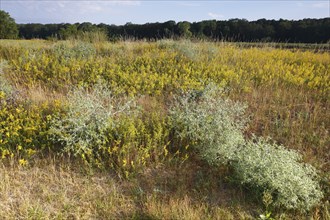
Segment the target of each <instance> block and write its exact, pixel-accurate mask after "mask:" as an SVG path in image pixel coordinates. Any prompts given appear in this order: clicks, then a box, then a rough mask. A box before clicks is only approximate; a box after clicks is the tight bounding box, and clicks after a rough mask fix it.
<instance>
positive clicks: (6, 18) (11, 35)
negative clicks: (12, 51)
mask: <svg viewBox="0 0 330 220" xmlns="http://www.w3.org/2000/svg"><path fill="white" fill-rule="evenodd" d="M17 37H18V29H17V25H16V23H15V20H14V19H13V18H11V17H10V15H9V14H8V13H7V12H5V11H2V10H0V39H15V38H17Z"/></svg>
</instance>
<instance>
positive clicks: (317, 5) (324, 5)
mask: <svg viewBox="0 0 330 220" xmlns="http://www.w3.org/2000/svg"><path fill="white" fill-rule="evenodd" d="M312 7H313V8H328V9H329V10H330V5H329V2H328V1H327V2H318V3H314V4H312Z"/></svg>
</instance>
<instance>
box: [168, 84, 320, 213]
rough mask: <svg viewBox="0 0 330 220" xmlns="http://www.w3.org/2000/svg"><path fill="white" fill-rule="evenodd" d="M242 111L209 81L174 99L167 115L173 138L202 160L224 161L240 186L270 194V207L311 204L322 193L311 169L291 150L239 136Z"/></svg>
mask: <svg viewBox="0 0 330 220" xmlns="http://www.w3.org/2000/svg"><path fill="white" fill-rule="evenodd" d="M244 109H245V106H244V105H242V104H239V103H236V102H233V101H230V100H229V99H225V98H223V96H221V90H219V89H217V88H216V87H215V86H212V85H211V86H208V87H207V88H206V89H205V90H204V91H193V92H190V93H187V94H185V95H183V96H181V97H178V98H176V101H175V103H174V105H173V107H172V109H171V111H170V118H171V120H172V124H173V128H174V129H175V131H176V134H177V136H178V137H179V138H180V139H182V140H185V141H189V142H190V143H193V146H194V147H195V149H196V151H197V152H198V154H199V155H200V156H201V157H202V158H203V159H204V160H206V161H207V162H208V163H209V164H210V165H217V164H221V163H224V164H228V165H229V166H231V168H232V169H233V171H234V173H233V174H234V176H235V177H236V178H235V179H237V180H238V181H239V183H240V184H243V185H247V186H249V187H250V188H253V189H254V190H257V191H256V192H269V193H271V195H272V197H273V198H272V199H273V201H274V202H273V204H272V205H274V206H276V207H284V208H287V209H299V210H302V211H304V210H309V209H310V208H311V207H313V206H315V205H317V203H318V202H319V201H320V200H321V199H322V191H321V190H320V186H319V184H318V181H317V179H318V177H317V173H316V170H315V169H314V168H313V167H312V166H311V165H308V164H305V163H302V162H301V156H300V155H299V154H298V153H297V152H295V151H292V150H288V149H286V148H284V147H283V146H280V145H276V144H274V143H271V142H270V141H269V140H265V139H263V138H254V139H253V140H245V139H244V136H243V131H244V128H245V124H246V122H247V120H246V118H245V117H244ZM260 194H261V193H260Z"/></svg>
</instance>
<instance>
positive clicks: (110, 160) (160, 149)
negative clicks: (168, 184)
mask: <svg viewBox="0 0 330 220" xmlns="http://www.w3.org/2000/svg"><path fill="white" fill-rule="evenodd" d="M146 114H147V113H142V112H141V110H140V109H139V108H138V107H137V105H136V102H135V101H134V100H132V99H130V100H129V99H128V98H125V97H124V96H120V95H117V96H115V95H113V94H112V92H111V91H110V90H109V88H108V87H107V84H106V83H104V82H98V83H97V84H96V85H94V86H93V88H91V89H85V88H82V87H80V88H76V89H75V90H73V91H72V92H71V93H70V94H69V95H68V103H67V112H66V114H65V115H64V116H61V117H55V118H54V119H53V120H52V127H51V133H52V139H53V141H54V143H55V144H56V145H58V146H60V147H61V148H62V150H63V151H64V152H66V153H68V154H73V155H74V156H77V157H81V158H82V159H83V160H84V161H85V162H88V163H89V164H91V165H97V166H104V165H105V166H110V167H113V168H115V169H116V171H119V172H120V173H121V171H124V174H125V175H128V172H129V171H134V170H136V169H137V168H139V167H143V166H146V164H147V163H148V162H149V161H151V160H153V161H155V160H158V159H161V158H164V157H165V156H166V153H165V152H166V151H167V149H166V147H167V144H168V143H167V142H168V135H169V129H167V128H166V121H165V118H164V117H160V115H158V114H157V112H150V113H148V114H147V115H146ZM142 118H145V119H144V120H142Z"/></svg>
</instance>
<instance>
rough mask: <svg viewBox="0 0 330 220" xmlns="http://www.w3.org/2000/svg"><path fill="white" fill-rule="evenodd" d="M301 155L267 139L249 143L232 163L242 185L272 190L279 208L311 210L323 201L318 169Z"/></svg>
mask: <svg viewBox="0 0 330 220" xmlns="http://www.w3.org/2000/svg"><path fill="white" fill-rule="evenodd" d="M301 159H302V158H301V155H300V154H298V153H297V152H296V151H293V150H289V149H286V148H285V147H283V146H281V145H277V144H275V143H272V142H271V141H270V140H267V139H264V138H254V139H253V140H248V141H246V144H245V145H244V146H242V147H241V148H240V150H239V151H237V153H236V154H235V157H234V158H233V159H232V161H231V165H232V166H233V168H234V170H235V175H236V177H237V178H238V180H239V181H241V183H242V184H245V185H249V186H252V188H255V189H256V188H257V189H260V190H263V191H265V190H268V191H269V192H270V193H271V195H272V196H273V200H274V204H273V205H275V206H279V207H285V208H287V209H300V210H308V209H310V208H312V207H313V206H314V205H316V204H317V203H318V202H319V201H320V200H321V199H322V196H323V195H322V191H321V190H320V187H319V184H318V181H317V179H318V177H317V173H316V170H315V169H314V168H313V167H312V166H311V165H309V164H305V163H302V162H301Z"/></svg>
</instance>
